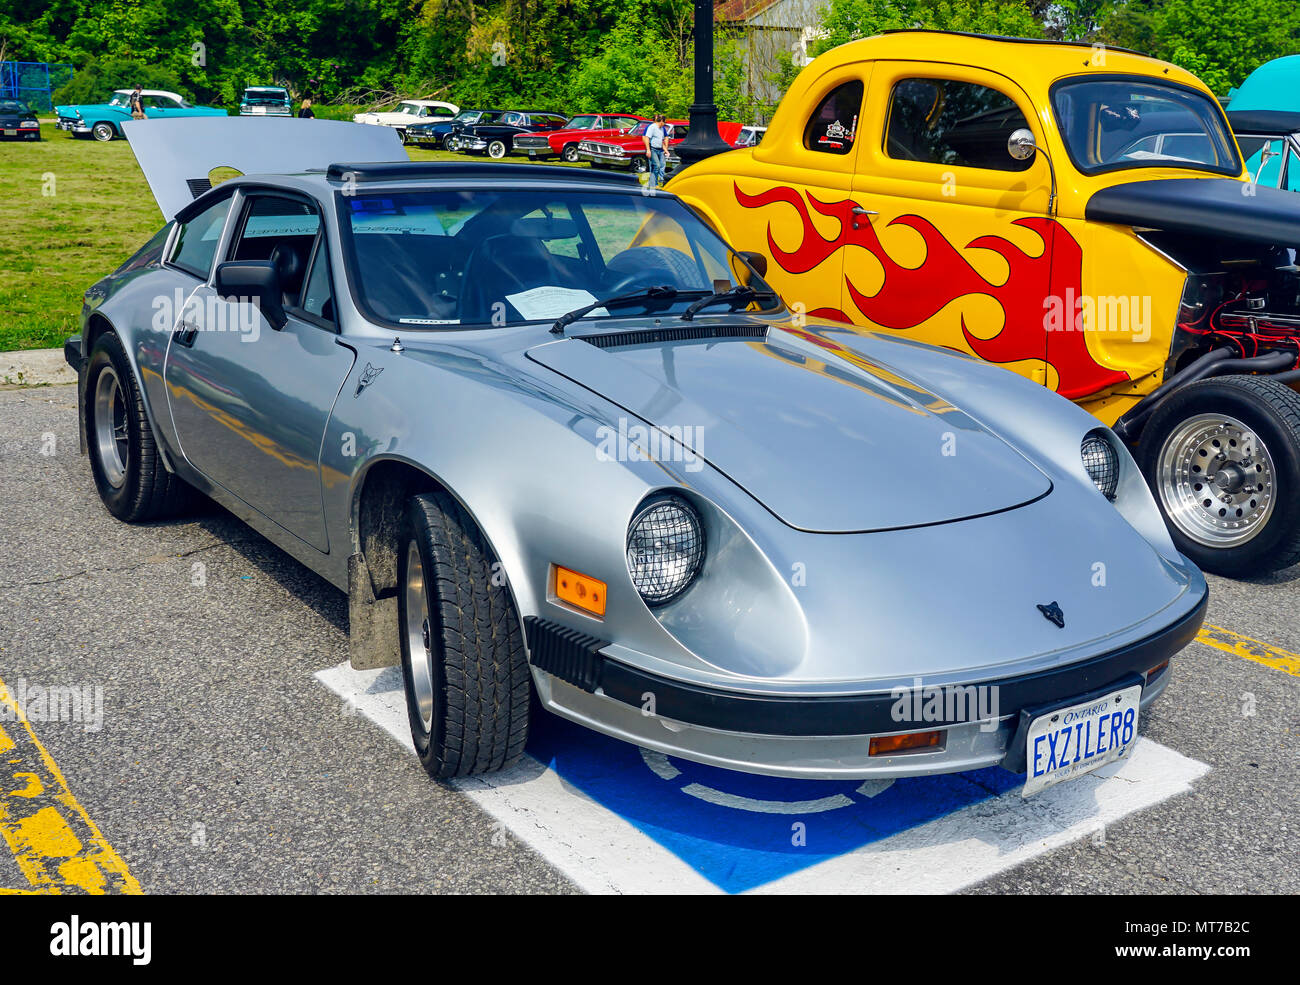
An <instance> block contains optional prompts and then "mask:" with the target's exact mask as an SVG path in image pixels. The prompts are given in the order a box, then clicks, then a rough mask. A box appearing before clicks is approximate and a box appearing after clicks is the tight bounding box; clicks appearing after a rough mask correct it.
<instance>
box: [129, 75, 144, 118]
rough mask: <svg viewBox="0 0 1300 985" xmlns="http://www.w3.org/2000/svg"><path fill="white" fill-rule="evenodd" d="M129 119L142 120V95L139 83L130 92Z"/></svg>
mask: <svg viewBox="0 0 1300 985" xmlns="http://www.w3.org/2000/svg"><path fill="white" fill-rule="evenodd" d="M131 119H133V120H143V119H144V93H143V90H141V88H140V83H139V82H137V83H136V84H135V88H134V89H132V90H131Z"/></svg>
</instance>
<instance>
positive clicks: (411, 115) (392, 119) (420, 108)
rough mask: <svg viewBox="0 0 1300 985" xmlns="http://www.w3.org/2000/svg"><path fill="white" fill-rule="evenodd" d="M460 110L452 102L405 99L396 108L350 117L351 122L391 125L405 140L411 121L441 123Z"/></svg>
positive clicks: (403, 140) (404, 140)
mask: <svg viewBox="0 0 1300 985" xmlns="http://www.w3.org/2000/svg"><path fill="white" fill-rule="evenodd" d="M459 112H460V107H459V106H457V105H455V104H454V103H441V102H437V101H436V100H432V99H407V100H405V101H403V102H400V103H398V104H397V108H396V109H394V110H389V111H387V112H383V113H375V112H371V113H357V114H356V115H355V116H354V117H352V122H353V123H370V124H375V125H378V126H384V127H393V128H394V129H395V130H397V133H398V135H399V136H400V137H401V138H402V142H403V143H405V142H406V128H407V126H408V125H409V124H411V123H441V122H444V121H446V120H450V119H452V117H454V116H455V115H456V114H457V113H459Z"/></svg>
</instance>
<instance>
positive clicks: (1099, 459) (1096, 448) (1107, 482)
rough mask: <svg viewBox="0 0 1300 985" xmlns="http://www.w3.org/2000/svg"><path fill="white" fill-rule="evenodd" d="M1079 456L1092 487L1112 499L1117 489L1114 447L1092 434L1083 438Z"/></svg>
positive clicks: (1104, 439)
mask: <svg viewBox="0 0 1300 985" xmlns="http://www.w3.org/2000/svg"><path fill="white" fill-rule="evenodd" d="M1079 454H1080V455H1082V456H1083V467H1084V469H1085V470H1086V471H1087V473H1088V476H1089V478H1091V479H1092V482H1093V485H1095V486H1096V487H1097V490H1098V491H1099V492H1100V493H1101V494H1102V495H1103V496H1105V497H1106V498H1107V499H1114V498H1115V490H1116V489H1117V488H1118V487H1119V453H1118V452H1116V451H1115V446H1114V445H1112V444H1111V443H1110V442H1109V441H1108V440H1106V438H1105V437H1104V436H1103V435H1100V434H1096V433H1093V434H1089V435H1087V436H1086V437H1084V439H1083V445H1082V446H1081V447H1080V449H1079Z"/></svg>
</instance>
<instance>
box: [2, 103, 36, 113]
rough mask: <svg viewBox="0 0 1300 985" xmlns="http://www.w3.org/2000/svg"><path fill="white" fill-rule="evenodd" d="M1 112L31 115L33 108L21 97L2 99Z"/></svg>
mask: <svg viewBox="0 0 1300 985" xmlns="http://www.w3.org/2000/svg"><path fill="white" fill-rule="evenodd" d="M0 113H17V114H18V115H19V116H31V115H32V109H31V107H30V106H28V105H27V104H26V103H25V102H23V101H22V100H21V99H0Z"/></svg>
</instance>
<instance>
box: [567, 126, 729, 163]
mask: <svg viewBox="0 0 1300 985" xmlns="http://www.w3.org/2000/svg"><path fill="white" fill-rule="evenodd" d="M665 123H666V124H667V125H668V126H670V127H672V132H671V133H670V134H669V137H668V139H667V140H666V141H664V165H665V167H666V168H667V170H669V171H671V170H672V169H673V168H674V167H676V166H677V164H678V163H679V161H678V157H677V155H676V154H675V153H674V152H673V148H674V147H676V146H677V145H678V144H680V143H681V142H682V141H683V140H685V139H686V135H687V134H688V133H689V132H690V122H689V121H687V120H666V121H665ZM649 125H650V123H649V121H646V122H642V123H638V124H637V125H636V126H634V127H633V128H632V129H631V130H628V131H627V132H626V133H622V134H616V135H614V136H612V137H604V138H600V139H588V140H583V141H582V142H581V143H579V144H578V158H579V159H580V160H584V161H589V162H591V164H592V166H593V167H597V168H628V169H631V170H632V171H633V172H635V173H637V174H642V173H644V172H646V171H648V170H650V160H649V158H648V157H647V155H646V150H645V131H646V127H648V126H649ZM740 129H741V127H740V124H739V123H730V122H726V121H719V123H718V133H719V134H721V135H722V139H723V140H725V141H727V143H729V144H731V143H735V141H736V138H737V137H738V136H739V135H740Z"/></svg>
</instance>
